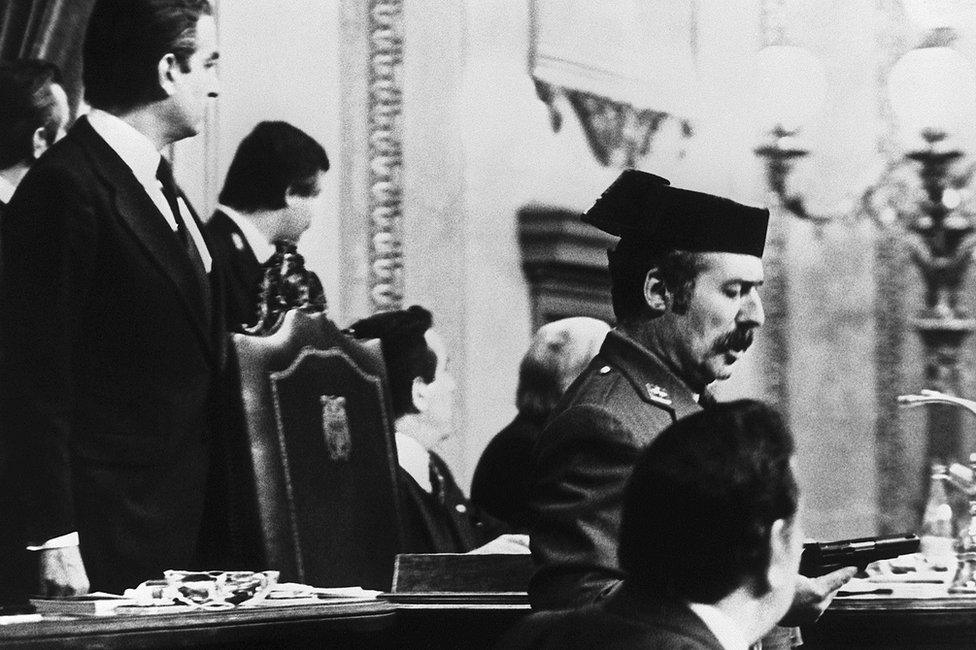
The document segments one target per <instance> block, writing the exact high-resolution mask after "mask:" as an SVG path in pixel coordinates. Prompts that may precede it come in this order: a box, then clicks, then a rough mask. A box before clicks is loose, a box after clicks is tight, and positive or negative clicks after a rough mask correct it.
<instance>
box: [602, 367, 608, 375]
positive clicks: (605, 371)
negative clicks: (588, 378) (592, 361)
mask: <svg viewBox="0 0 976 650" xmlns="http://www.w3.org/2000/svg"><path fill="white" fill-rule="evenodd" d="M608 372H610V366H603V367H602V368H600V374H601V375H605V374H607V373H608Z"/></svg>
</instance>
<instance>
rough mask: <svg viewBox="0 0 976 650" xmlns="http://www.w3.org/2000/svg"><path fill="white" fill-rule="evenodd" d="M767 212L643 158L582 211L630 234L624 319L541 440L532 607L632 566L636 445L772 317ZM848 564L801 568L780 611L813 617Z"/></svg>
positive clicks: (613, 273) (694, 397) (606, 590)
mask: <svg viewBox="0 0 976 650" xmlns="http://www.w3.org/2000/svg"><path fill="white" fill-rule="evenodd" d="M768 220H769V212H768V210H765V209H760V208H754V207H749V206H745V205H740V204H738V203H736V202H734V201H731V200H729V199H725V198H721V197H717V196H712V195H709V194H703V193H700V192H692V191H689V190H684V189H679V188H675V187H672V186H671V185H670V184H669V182H668V181H667V180H665V179H663V178H661V177H658V176H654V175H653V174H648V173H645V172H641V171H637V170H633V169H631V170H626V171H624V172H623V173H622V174H621V176H620V177H619V178H618V179H617V180H616V181H615V182H614V183H613V184H612V185H611V186H610V187H609V188H608V189H607V190H606V191H605V192H604V193H603V195H602V196H601V197H600V198H599V199H598V200H597V201H596V203H595V204H594V205H593V207H592V208H590V210H588V211H587V212H586V213H585V214H584V215H583V221H585V222H586V223H589V224H591V225H593V226H596V227H597V228H600V229H601V230H603V231H605V232H608V233H610V234H612V235H616V236H618V237H620V241H619V242H618V243H617V245H616V247H615V249H614V250H613V251H610V252H609V253H608V256H609V262H610V265H609V266H610V277H611V294H612V295H611V297H612V302H613V308H614V313H615V315H616V317H617V327H616V329H614V330H612V331H611V332H610V333H609V334H608V335H607V338H606V341H605V342H604V344H603V347H602V348H601V350H600V353H599V354H598V355H597V357H596V358H595V359H594V360H593V361H592V362H591V363H590V365H589V366H588V367H587V369H586V370H585V371H584V372H583V374H582V375H580V377H579V379H577V381H576V382H575V383H574V384H573V386H571V387H570V388H569V390H568V391H567V393H566V396H565V397H564V398H563V401H562V403H561V404H560V406H558V407H557V408H556V411H555V414H554V415H553V417H552V419H551V420H550V422H549V424H548V426H547V427H546V429H545V431H544V432H543V434H542V436H541V437H540V439H539V442H538V444H537V445H536V448H535V459H534V460H535V484H534V486H533V489H532V491H531V495H530V508H531V510H532V512H533V515H534V519H533V522H534V525H533V526H532V527H531V528H530V539H531V545H532V553H533V556H534V559H535V561H536V564H537V567H538V570H537V572H536V574H535V575H534V577H533V579H532V582H531V584H530V588H529V596H530V600H531V602H532V606H533V608H535V609H566V608H572V607H579V606H583V605H586V604H589V603H593V602H597V601H600V600H602V599H603V598H605V597H606V596H608V595H609V594H611V593H612V592H613V591H614V590H615V589H616V588H617V586H618V585H619V583H620V581H621V579H622V578H623V577H624V573H623V571H622V570H621V568H620V564H619V561H618V556H617V541H618V539H619V537H620V522H621V512H622V507H623V497H624V488H625V485H626V483H627V480H628V479H629V477H630V475H631V472H632V470H633V468H634V464H635V463H636V461H637V458H638V456H639V455H640V452H641V451H642V450H643V449H644V448H645V447H647V445H648V444H650V443H651V441H652V440H654V438H655V437H656V436H657V435H658V433H660V432H661V431H662V430H664V429H665V428H666V427H667V426H669V425H670V424H671V423H673V422H675V421H677V420H678V419H679V418H681V417H683V416H685V415H689V414H691V413H694V412H696V411H699V410H700V409H702V408H706V407H707V406H708V405H709V402H710V396H709V395H708V394H707V387H708V385H709V384H711V383H712V382H714V381H717V380H722V379H726V378H728V377H729V376H730V374H731V371H732V365H733V364H734V363H735V362H736V361H738V360H739V358H740V357H741V356H742V355H743V353H744V352H745V351H746V350H747V349H748V348H749V346H750V345H751V343H752V341H753V337H754V336H755V333H756V331H757V330H758V329H759V328H760V327H761V326H762V324H763V320H764V314H763V308H762V301H761V300H760V297H759V288H760V287H761V286H762V283H763V268H762V259H761V258H762V253H763V248H764V245H765V239H766V227H767V223H768ZM852 575H853V570H849V569H842V570H839V571H836V572H834V573H831V574H828V575H826V576H823V577H821V578H817V579H809V578H805V577H802V576H797V578H796V580H797V585H796V586H797V589H796V598H795V600H794V603H793V606H792V608H791V609H790V612H789V613H788V614H787V616H786V618H785V619H784V621H785V622H786V623H787V624H799V623H804V622H808V621H812V620H815V619H816V618H817V617H818V616H819V614H820V613H822V612H823V610H824V609H825V608H826V606H827V604H828V603H829V602H830V599H831V598H832V596H833V593H834V592H835V591H836V590H837V589H838V588H839V587H840V586H841V585H843V584H844V583H845V582H846V581H847V580H848V579H850V577H851V576H852ZM779 637H780V639H779V642H778V643H784V642H785V641H786V639H788V638H789V636H788V635H787V634H786V632H781V633H780V634H779ZM776 645H777V643H773V642H769V643H768V644H767V647H775V646H776Z"/></svg>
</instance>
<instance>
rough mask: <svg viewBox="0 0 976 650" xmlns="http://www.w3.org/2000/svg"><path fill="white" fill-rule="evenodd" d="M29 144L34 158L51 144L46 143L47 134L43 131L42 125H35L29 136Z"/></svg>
mask: <svg viewBox="0 0 976 650" xmlns="http://www.w3.org/2000/svg"><path fill="white" fill-rule="evenodd" d="M31 144H32V146H33V149H34V160H37V159H38V158H40V157H41V154H42V153H44V152H45V151H47V148H48V147H50V146H51V145H50V144H48V141H47V134H46V133H45V132H44V127H43V126H39V127H37V130H36V131H34V135H33V136H32V137H31Z"/></svg>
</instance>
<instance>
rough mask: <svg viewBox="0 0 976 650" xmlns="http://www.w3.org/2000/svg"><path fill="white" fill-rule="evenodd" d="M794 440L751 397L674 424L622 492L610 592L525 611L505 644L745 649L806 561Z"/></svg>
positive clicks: (771, 620) (787, 598)
mask: <svg viewBox="0 0 976 650" xmlns="http://www.w3.org/2000/svg"><path fill="white" fill-rule="evenodd" d="M793 451H794V445H793V439H792V437H791V436H790V434H789V432H788V431H787V429H786V426H785V425H784V424H783V421H782V419H781V418H780V417H779V416H778V414H777V413H776V412H774V411H773V410H772V409H770V408H769V407H768V406H765V405H764V404H762V403H760V402H756V401H753V400H741V401H738V402H730V403H728V404H722V405H717V406H715V407H714V408H712V409H709V410H707V411H699V412H696V413H693V414H692V415H689V416H688V417H686V418H684V419H681V420H678V421H677V422H676V423H675V424H673V425H671V426H669V427H668V428H667V429H665V430H664V431H663V432H662V433H661V434H660V435H659V436H658V437H657V438H655V440H654V441H653V442H651V443H650V444H649V445H648V446H647V448H646V449H645V450H644V451H643V452H642V453H641V455H640V458H639V459H638V461H637V463H636V466H635V468H634V471H633V475H632V476H631V478H630V481H629V482H628V485H627V490H626V494H625V495H624V506H623V525H622V527H621V533H620V545H619V556H620V566H621V568H622V569H623V570H624V571H625V572H626V574H627V577H626V578H625V579H624V581H623V583H622V585H621V586H620V588H619V589H617V590H616V591H615V592H614V593H613V594H612V595H610V596H609V597H607V598H606V599H604V600H602V601H600V602H599V603H598V604H594V605H589V606H587V607H584V608H582V609H578V610H569V611H561V612H539V613H536V614H533V615H531V616H529V617H528V618H527V619H526V620H524V621H523V622H522V623H521V624H520V625H519V626H518V627H517V628H516V629H514V630H513V631H512V632H511V633H509V635H508V637H507V640H506V641H505V642H504V643H502V644H501V646H502V647H508V648H560V649H563V648H566V649H571V648H598V647H599V648H648V649H651V648H654V649H661V650H664V649H667V650H671V649H672V648H688V649H707V650H745V648H746V647H747V646H749V645H750V644H752V643H754V642H756V641H757V640H758V639H759V638H761V637H762V636H763V635H764V634H765V633H766V632H767V631H768V630H769V629H770V628H771V627H772V626H773V625H774V624H775V623H776V621H778V620H779V619H780V618H781V617H782V616H783V615H784V614H785V613H786V611H787V610H788V609H789V608H790V605H791V603H792V601H793V596H794V590H795V587H796V581H795V576H796V572H797V569H798V568H799V564H800V552H801V550H802V533H801V531H800V525H799V522H798V521H797V520H796V511H797V499H798V489H797V484H796V479H795V477H794V475H793V469H792V460H793Z"/></svg>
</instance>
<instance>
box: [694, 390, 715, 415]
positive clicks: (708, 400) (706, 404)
mask: <svg viewBox="0 0 976 650" xmlns="http://www.w3.org/2000/svg"><path fill="white" fill-rule="evenodd" d="M716 404H718V400H716V399H715V396H714V395H712V393H711V391H709V390H708V389H707V388H706V389H704V390H702V392H701V395H699V396H698V406H700V407H702V409H704V410H706V411H707V410H708V409H710V408H712V407H714V406H715V405H716Z"/></svg>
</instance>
